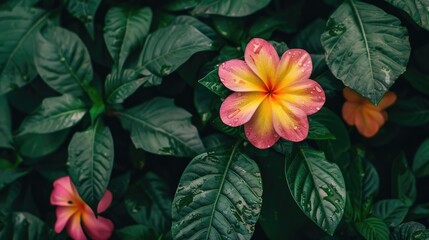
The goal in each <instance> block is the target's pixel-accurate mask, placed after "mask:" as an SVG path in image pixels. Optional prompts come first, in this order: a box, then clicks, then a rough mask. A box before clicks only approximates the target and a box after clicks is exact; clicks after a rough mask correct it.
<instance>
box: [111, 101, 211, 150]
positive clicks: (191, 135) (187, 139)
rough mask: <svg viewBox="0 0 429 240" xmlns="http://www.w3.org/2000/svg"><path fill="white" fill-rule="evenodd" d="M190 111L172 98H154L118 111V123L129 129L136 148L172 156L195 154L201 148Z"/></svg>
mask: <svg viewBox="0 0 429 240" xmlns="http://www.w3.org/2000/svg"><path fill="white" fill-rule="evenodd" d="M191 116H192V115H191V114H190V113H188V112H187V111H185V110H184V109H182V108H179V107H176V106H175V105H174V103H173V100H172V99H167V98H161V97H157V98H154V99H152V100H150V101H148V102H145V103H143V104H141V105H139V106H136V107H134V108H131V109H128V110H125V111H124V112H119V113H118V117H119V119H120V121H121V123H122V126H123V127H124V128H125V129H127V130H128V131H130V134H131V140H132V141H133V143H134V146H136V148H142V149H144V150H146V151H148V152H151V153H155V154H162V155H173V156H183V157H184V156H188V157H189V156H195V155H196V154H198V153H201V152H202V151H203V150H204V146H203V143H202V142H201V139H200V137H199V135H198V131H197V129H196V128H195V127H194V126H193V125H192V124H191V121H190V120H191Z"/></svg>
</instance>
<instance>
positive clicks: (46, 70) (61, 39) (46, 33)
mask: <svg viewBox="0 0 429 240" xmlns="http://www.w3.org/2000/svg"><path fill="white" fill-rule="evenodd" d="M36 48H37V49H38V50H39V51H38V52H37V53H36V56H35V64H36V67H37V71H38V72H39V74H40V76H41V77H42V79H43V80H44V81H45V82H46V84H48V85H49V86H50V87H51V88H53V89H55V90H56V91H58V92H60V93H63V94H71V95H75V96H79V95H82V94H83V93H84V91H88V89H87V88H88V83H89V82H90V81H91V80H92V74H93V73H92V66H91V60H90V58H89V53H88V50H87V49H86V47H85V45H84V44H83V42H82V41H81V40H80V39H79V37H78V36H77V35H76V34H75V33H73V32H70V31H68V30H66V29H64V28H60V27H47V28H44V29H43V30H42V31H41V32H40V33H39V34H38V35H37V38H36Z"/></svg>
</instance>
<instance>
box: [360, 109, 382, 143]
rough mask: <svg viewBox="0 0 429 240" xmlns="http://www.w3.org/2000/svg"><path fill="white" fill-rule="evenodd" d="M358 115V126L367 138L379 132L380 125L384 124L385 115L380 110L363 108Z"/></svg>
mask: <svg viewBox="0 0 429 240" xmlns="http://www.w3.org/2000/svg"><path fill="white" fill-rule="evenodd" d="M356 116H357V117H356V120H355V124H356V128H357V130H358V132H359V133H360V134H362V135H363V136H365V137H367V138H370V137H373V136H374V135H375V134H377V132H378V130H379V129H380V127H381V126H382V125H383V124H384V117H383V115H382V114H381V113H380V112H378V111H374V110H369V109H361V111H360V114H357V115H356Z"/></svg>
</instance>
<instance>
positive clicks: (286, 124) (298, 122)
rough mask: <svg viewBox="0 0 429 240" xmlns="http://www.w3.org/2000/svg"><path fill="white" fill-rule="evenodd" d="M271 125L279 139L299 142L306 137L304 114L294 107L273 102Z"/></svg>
mask: <svg viewBox="0 0 429 240" xmlns="http://www.w3.org/2000/svg"><path fill="white" fill-rule="evenodd" d="M272 107H273V125H274V129H275V131H276V132H277V133H278V134H279V135H280V137H282V138H284V139H286V140H289V141H293V142H299V141H302V140H304V139H305V138H306V137H307V135H308V128H309V125H308V119H307V114H305V112H304V111H303V110H301V109H299V108H297V107H295V106H294V105H286V104H285V103H284V102H279V101H273V103H272Z"/></svg>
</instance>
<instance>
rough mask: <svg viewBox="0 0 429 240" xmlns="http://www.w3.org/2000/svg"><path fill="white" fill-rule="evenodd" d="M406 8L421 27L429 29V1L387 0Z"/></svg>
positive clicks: (400, 7) (396, 5)
mask: <svg viewBox="0 0 429 240" xmlns="http://www.w3.org/2000/svg"><path fill="white" fill-rule="evenodd" d="M385 1H386V2H388V3H390V4H392V5H393V6H395V7H397V8H399V9H402V10H404V11H405V12H406V13H408V15H410V17H411V18H412V19H413V20H414V22H416V23H417V24H418V25H419V26H420V27H422V28H424V29H426V30H429V2H428V1H427V0H385Z"/></svg>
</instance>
